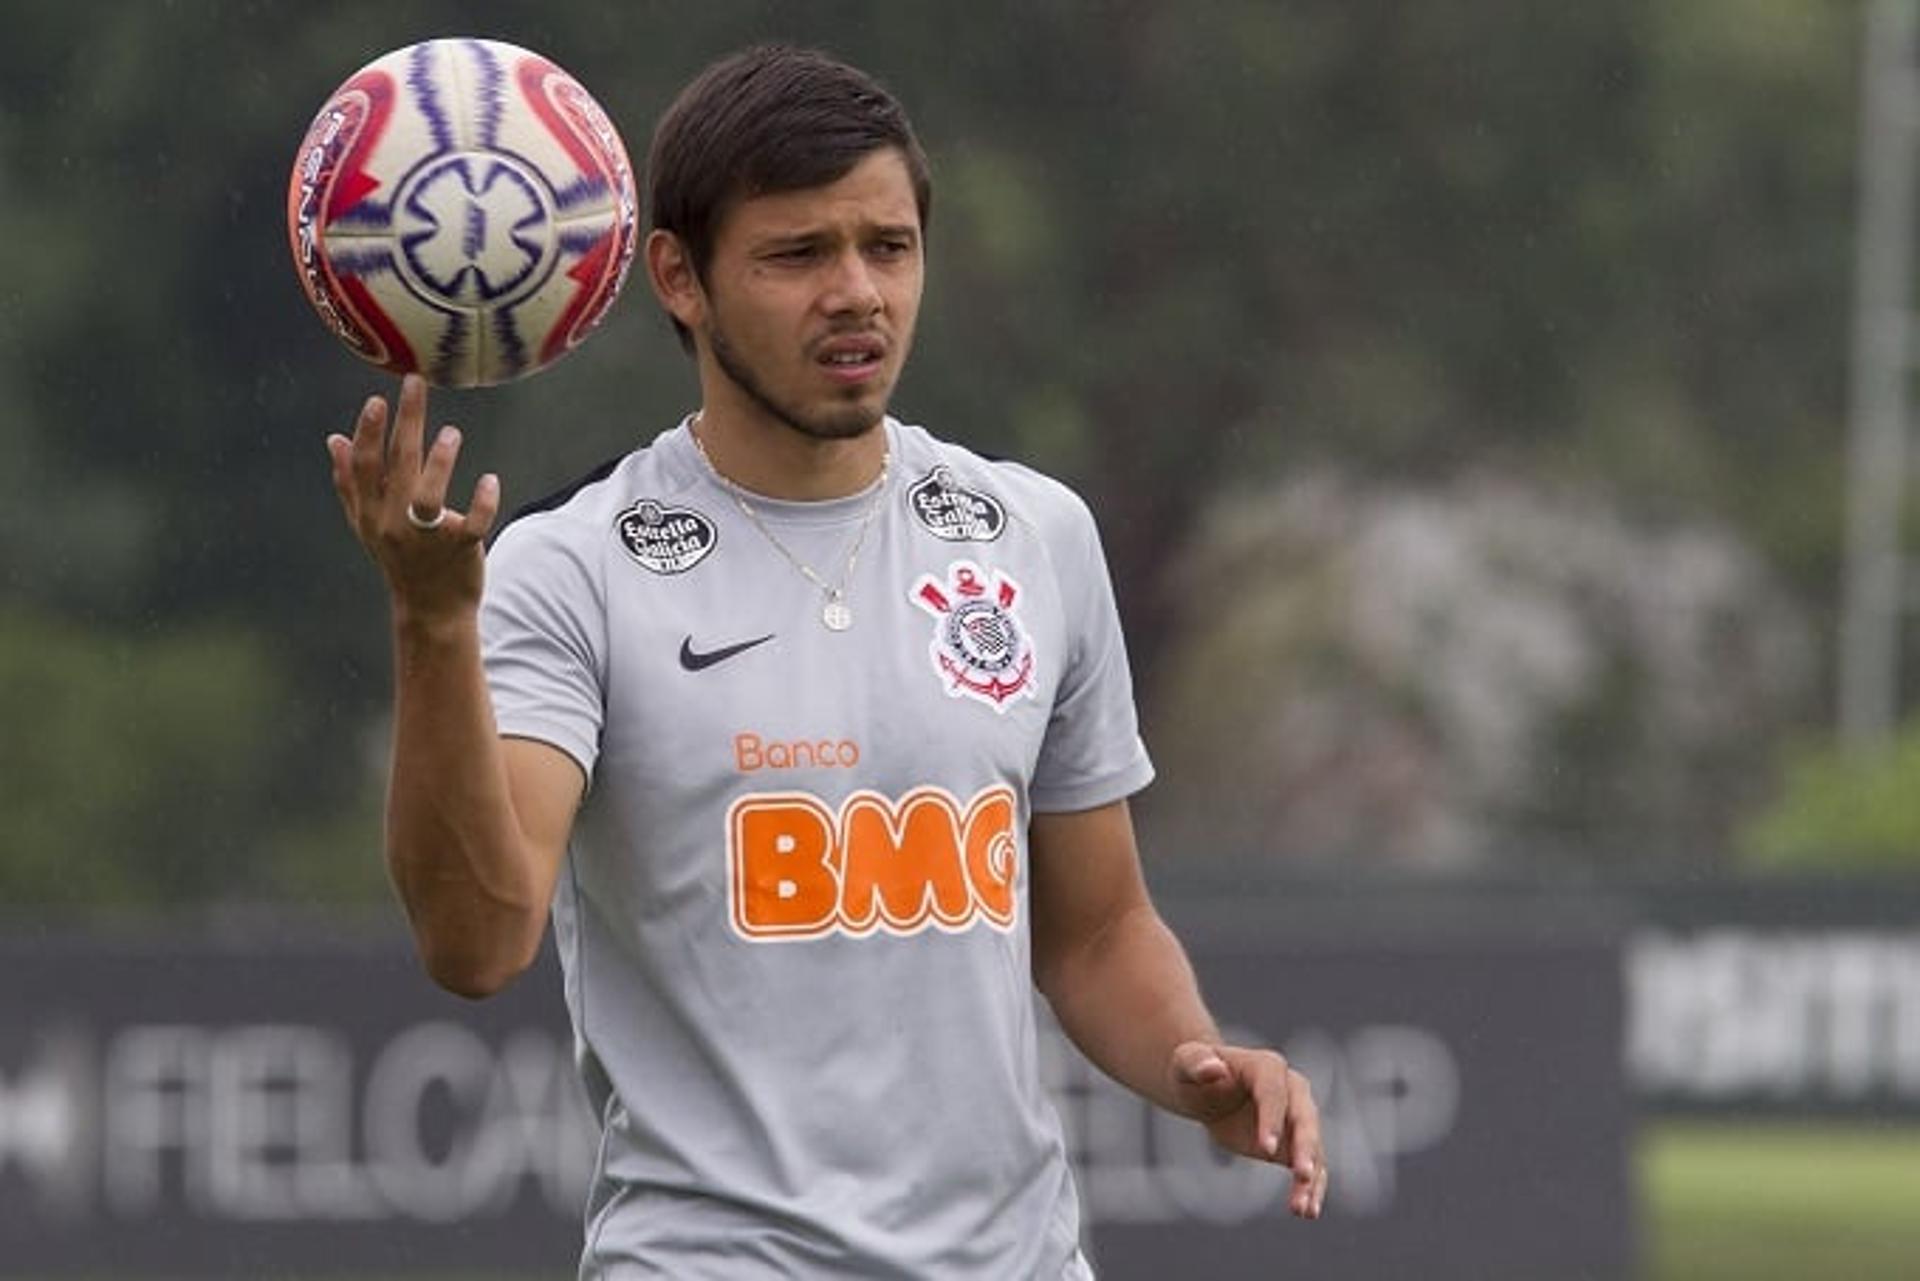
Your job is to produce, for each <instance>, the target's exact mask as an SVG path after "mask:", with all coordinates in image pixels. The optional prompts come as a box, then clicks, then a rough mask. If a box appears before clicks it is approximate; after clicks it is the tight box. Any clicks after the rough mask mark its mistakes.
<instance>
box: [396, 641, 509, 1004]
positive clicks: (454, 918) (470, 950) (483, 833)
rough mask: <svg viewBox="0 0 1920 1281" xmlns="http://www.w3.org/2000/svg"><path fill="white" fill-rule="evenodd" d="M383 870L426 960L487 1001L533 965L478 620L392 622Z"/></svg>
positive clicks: (439, 974) (449, 982)
mask: <svg viewBox="0 0 1920 1281" xmlns="http://www.w3.org/2000/svg"><path fill="white" fill-rule="evenodd" d="M394 662H395V671H394V738H393V770H392V777H391V781H390V787H389V791H388V795H387V865H388V869H389V872H390V874H391V875H392V878H393V883H394V887H395V889H396V890H397V891H398V892H399V895H400V898H401V901H402V902H403V903H404V904H405V906H406V910H407V916H408V919H409V920H410V921H411V922H412V925H413V932H414V937H415V940H416V942H417V943H418V945H419V948H420V953H421V957H422V960H423V961H424V963H425V964H426V967H427V969H428V971H429V973H431V974H432V975H433V977H434V979H435V981H437V982H439V983H441V984H442V985H443V986H445V987H448V988H450V989H452V990H454V991H457V992H461V993H463V994H465V995H474V996H478V995H485V994H486V993H488V992H491V991H494V990H496V989H498V988H499V987H501V986H502V985H504V984H505V983H506V982H507V981H508V980H509V979H511V978H512V977H513V976H514V975H515V974H517V973H519V972H520V971H521V970H522V969H524V968H525V967H526V965H527V964H528V962H529V961H530V960H531V959H532V956H533V953H534V950H535V949H536V948H537V947H538V945H539V941H540V936H541V932H542V930H543V929H544V924H545V907H546V905H545V902H544V898H543V897H542V895H541V891H540V887H539V885H538V884H537V881H538V877H537V875H536V873H535V871H534V866H533V860H531V859H530V858H529V857H528V856H527V854H526V850H525V840H524V837H523V835H522V833H521V832H520V829H519V825H518V823H517V821H516V819H515V815H514V809H513V801H512V795H511V792H510V789H509V786H508V782H507V771H506V767H505V763H504V759H503V756H502V752H501V747H500V740H499V736H498V734H497V733H496V731H495V727H494V719H493V709H492V704H491V702H490V700H489V698H488V695H487V686H486V680H485V676H484V674H483V671H482V668H481V664H480V641H479V634H478V629H477V628H476V626H475V624H474V621H473V619H472V618H471V617H465V618H462V619H460V620H457V621H453V622H440V623H435V624H431V625H429V624H426V623H423V622H420V621H418V620H413V619H408V618H405V617H401V616H396V618H395V621H394Z"/></svg>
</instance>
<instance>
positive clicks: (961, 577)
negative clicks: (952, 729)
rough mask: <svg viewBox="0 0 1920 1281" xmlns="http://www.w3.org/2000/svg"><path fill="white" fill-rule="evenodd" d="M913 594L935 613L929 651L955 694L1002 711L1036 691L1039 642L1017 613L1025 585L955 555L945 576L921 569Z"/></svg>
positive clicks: (916, 602) (952, 693) (941, 676)
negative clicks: (1035, 649) (1035, 642)
mask: <svg viewBox="0 0 1920 1281" xmlns="http://www.w3.org/2000/svg"><path fill="white" fill-rule="evenodd" d="M911 595H912V597H913V601H914V603H915V604H917V605H919V606H920V608H922V609H924V610H926V611H927V612H928V613H929V614H932V615H933V620H934V624H933V643H932V645H931V646H929V652H930V653H931V654H932V655H933V662H934V669H935V670H936V671H937V672H938V673H939V674H940V679H941V682H942V684H944V685H945V686H946V689H947V694H948V695H949V696H950V697H953V698H977V699H979V700H980V701H981V702H983V703H985V704H987V706H989V707H991V708H993V710H994V711H996V712H1004V711H1006V710H1007V704H1008V703H1009V702H1011V701H1012V700H1013V699H1015V698H1018V697H1021V696H1023V695H1024V696H1025V697H1027V698H1032V697H1034V691H1033V642H1032V641H1031V640H1029V639H1028V638H1027V633H1026V631H1025V630H1024V629H1023V628H1022V627H1021V626H1020V621H1019V620H1018V619H1017V618H1015V617H1014V614H1013V605H1014V602H1015V601H1016V600H1018V599H1019V597H1020V587H1019V585H1018V584H1017V583H1015V582H1014V581H1013V580H1012V579H1011V578H1008V577H1007V576H1006V575H1005V574H1002V573H1001V572H1000V571H999V570H992V571H987V570H983V569H981V568H980V567H979V566H978V565H975V564H973V563H972V562H971V561H964V560H963V561H955V562H954V563H953V564H952V565H950V566H948V568H947V576H946V578H945V579H944V580H942V579H939V578H935V577H934V576H933V575H932V574H923V575H921V577H920V581H919V582H917V583H915V584H914V585H913V591H912V593H911Z"/></svg>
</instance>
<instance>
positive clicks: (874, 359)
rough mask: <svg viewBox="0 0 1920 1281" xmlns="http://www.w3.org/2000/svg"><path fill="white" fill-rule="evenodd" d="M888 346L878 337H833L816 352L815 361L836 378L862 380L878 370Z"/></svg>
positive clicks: (849, 380)
mask: <svg viewBox="0 0 1920 1281" xmlns="http://www.w3.org/2000/svg"><path fill="white" fill-rule="evenodd" d="M886 356H887V345H886V343H885V342H884V341H882V340H881V339H880V338H878V337H864V336H863V337H846V338H830V339H828V340H827V341H826V342H824V343H822V344H821V345H820V349H819V350H818V351H817V352H815V353H814V361H815V363H817V364H818V365H820V366H821V368H823V369H825V370H826V371H827V373H828V374H829V375H830V376H832V377H833V378H834V379H836V380H838V381H843V382H858V381H861V380H863V379H866V378H869V377H871V376H873V375H874V374H876V373H878V372H879V370H880V367H881V365H882V364H884V363H885V361H886Z"/></svg>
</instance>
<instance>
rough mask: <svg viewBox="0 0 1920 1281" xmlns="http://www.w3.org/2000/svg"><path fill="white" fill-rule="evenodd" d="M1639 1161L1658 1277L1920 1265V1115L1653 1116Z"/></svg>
mask: <svg viewBox="0 0 1920 1281" xmlns="http://www.w3.org/2000/svg"><path fill="white" fill-rule="evenodd" d="M1637 1163H1638V1167H1639V1169H1638V1178H1639V1182H1640V1191H1641V1208H1642V1220H1641V1225H1642V1240H1641V1246H1642V1257H1643V1259H1644V1260H1645V1262H1646V1268H1645V1275H1646V1277H1647V1279H1648V1281H1723V1279H1725V1281H1732V1279H1733V1278H1740V1281H1788V1279H1793V1281H1799V1279H1800V1278H1808V1279H1816V1278H1817V1279H1819V1281H1825V1279H1827V1278H1835V1279H1844V1281H1880V1279H1881V1278H1885V1279H1886V1281H1894V1278H1899V1279H1901V1281H1908V1279H1910V1278H1913V1277H1920V1125H1916V1124H1901V1125H1892V1124H1878V1125H1876V1124H1873V1123H1870V1122H1861V1123H1846V1124H1838V1123H1792V1122H1779V1123H1771V1124H1756V1123H1754V1122H1731V1123H1718V1122H1709V1121H1685V1122H1680V1121H1661V1122H1653V1123H1649V1124H1648V1125H1647V1126H1646V1127H1645V1128H1644V1129H1643V1130H1642V1132H1641V1139H1640V1145H1639V1150H1638V1153H1637Z"/></svg>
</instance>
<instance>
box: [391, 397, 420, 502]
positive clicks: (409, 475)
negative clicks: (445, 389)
mask: <svg viewBox="0 0 1920 1281" xmlns="http://www.w3.org/2000/svg"><path fill="white" fill-rule="evenodd" d="M426 421H427V380H426V379H424V378H422V377H421V376H420V375H419V374H408V375H406V376H405V377H403V378H402V379H401V380H400V398H399V400H398V402H397V403H396V405H395V408H394V414H393V431H392V437H393V439H392V440H391V441H390V442H389V443H388V446H387V454H388V456H387V476H388V484H387V503H388V506H389V507H390V508H399V507H404V506H405V505H406V504H408V503H410V502H412V501H413V498H414V492H415V484H416V482H417V480H418V477H419V474H420V465H421V457H420V456H421V452H422V450H423V448H424V445H423V437H424V436H425V435H426ZM392 514H393V515H395V516H397V515H399V514H400V513H399V512H398V511H394V512H393V513H392Z"/></svg>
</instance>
